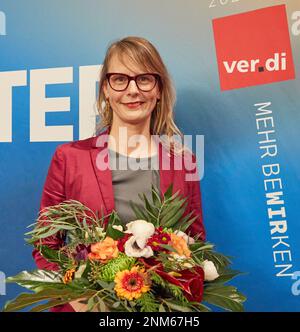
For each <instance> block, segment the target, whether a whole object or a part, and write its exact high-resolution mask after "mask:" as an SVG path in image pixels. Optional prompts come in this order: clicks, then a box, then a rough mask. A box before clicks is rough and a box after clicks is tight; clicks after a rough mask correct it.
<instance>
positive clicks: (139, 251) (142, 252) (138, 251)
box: [124, 235, 153, 258]
mask: <svg viewBox="0 0 300 332" xmlns="http://www.w3.org/2000/svg"><path fill="white" fill-rule="evenodd" d="M139 243H140V245H141V246H140V245H139ZM124 249H125V254H126V255H127V256H129V257H145V258H148V257H151V256H153V250H152V248H151V247H150V246H145V242H144V241H143V239H141V238H140V239H139V238H137V237H136V236H134V235H133V236H131V237H130V238H129V239H128V240H127V241H126V243H125V245H124Z"/></svg>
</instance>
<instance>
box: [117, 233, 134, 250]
mask: <svg viewBox="0 0 300 332" xmlns="http://www.w3.org/2000/svg"><path fill="white" fill-rule="evenodd" d="M131 236H132V234H126V235H125V236H123V237H122V238H120V239H118V244H117V246H118V249H119V251H120V252H124V251H125V249H124V245H125V243H126V242H127V240H128V239H129V238H130V237H131Z"/></svg>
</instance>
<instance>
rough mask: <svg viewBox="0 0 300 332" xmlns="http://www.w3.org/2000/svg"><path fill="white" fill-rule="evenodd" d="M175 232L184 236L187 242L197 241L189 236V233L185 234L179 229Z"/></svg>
mask: <svg viewBox="0 0 300 332" xmlns="http://www.w3.org/2000/svg"><path fill="white" fill-rule="evenodd" d="M174 234H176V235H178V236H180V237H182V238H183V239H184V240H185V242H186V243H187V244H194V243H195V240H194V239H193V238H192V237H190V236H188V235H187V234H185V233H184V232H182V231H178V230H177V231H175V232H174Z"/></svg>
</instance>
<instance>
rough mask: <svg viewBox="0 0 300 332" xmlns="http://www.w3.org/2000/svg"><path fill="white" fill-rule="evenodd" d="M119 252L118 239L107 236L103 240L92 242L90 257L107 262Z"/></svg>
mask: <svg viewBox="0 0 300 332" xmlns="http://www.w3.org/2000/svg"><path fill="white" fill-rule="evenodd" d="M118 254H119V250H118V241H115V240H114V239H112V238H111V237H109V236H107V237H106V238H105V239H104V240H103V241H101V242H98V243H95V244H92V245H91V252H90V253H89V259H91V260H97V261H100V262H102V263H106V262H107V261H108V260H110V259H112V258H116V257H117V256H118Z"/></svg>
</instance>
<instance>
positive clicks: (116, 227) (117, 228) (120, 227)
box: [112, 225, 123, 232]
mask: <svg viewBox="0 0 300 332" xmlns="http://www.w3.org/2000/svg"><path fill="white" fill-rule="evenodd" d="M112 228H113V229H116V230H117V231H120V232H123V226H122V225H113V226H112Z"/></svg>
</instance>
